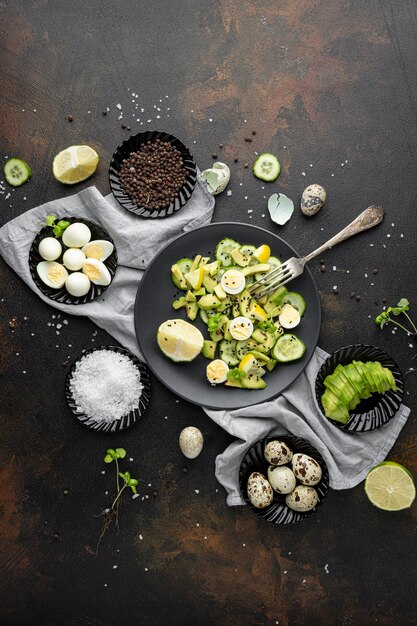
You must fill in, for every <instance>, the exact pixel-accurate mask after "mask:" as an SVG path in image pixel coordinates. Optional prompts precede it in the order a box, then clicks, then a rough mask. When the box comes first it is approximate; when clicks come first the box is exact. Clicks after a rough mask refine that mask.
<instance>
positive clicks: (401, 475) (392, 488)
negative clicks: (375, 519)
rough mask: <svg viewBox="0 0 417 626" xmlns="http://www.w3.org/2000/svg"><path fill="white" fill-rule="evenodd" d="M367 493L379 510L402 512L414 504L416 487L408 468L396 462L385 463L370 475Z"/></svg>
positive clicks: (366, 481)
mask: <svg viewBox="0 0 417 626" xmlns="http://www.w3.org/2000/svg"><path fill="white" fill-rule="evenodd" d="M365 493H366V495H367V496H368V498H369V500H370V501H371V502H372V504H373V505H374V506H377V507H378V508H379V509H383V510H384V511H401V510H402V509H408V508H410V506H411V505H412V504H413V502H414V499H415V497H416V487H415V484H414V480H413V476H412V474H411V472H409V471H408V469H407V468H406V467H404V466H403V465H400V464H399V463H394V461H384V462H383V463H380V464H379V465H377V466H376V467H374V468H373V469H371V471H370V472H369V473H368V476H367V477H366V480H365Z"/></svg>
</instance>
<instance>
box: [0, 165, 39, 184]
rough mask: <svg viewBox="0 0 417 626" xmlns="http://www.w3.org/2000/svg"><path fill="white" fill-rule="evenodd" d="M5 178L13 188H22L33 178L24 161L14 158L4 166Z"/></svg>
mask: <svg viewBox="0 0 417 626" xmlns="http://www.w3.org/2000/svg"><path fill="white" fill-rule="evenodd" d="M3 172H4V177H5V179H6V180H7V182H8V183H9V185H11V186H12V187H20V185H23V183H25V182H26V181H27V180H29V178H30V177H31V176H32V170H31V169H30V167H29V165H28V164H27V163H25V162H24V161H22V159H16V158H12V159H9V160H8V161H6V163H5V164H4V165H3Z"/></svg>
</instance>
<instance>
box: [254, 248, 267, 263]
mask: <svg viewBox="0 0 417 626" xmlns="http://www.w3.org/2000/svg"><path fill="white" fill-rule="evenodd" d="M253 256H254V257H255V259H257V260H258V261H259V263H266V262H267V260H268V259H269V257H270V256H271V248H270V247H269V246H268V244H266V243H264V244H263V245H262V246H259V248H256V250H255V251H254V253H253Z"/></svg>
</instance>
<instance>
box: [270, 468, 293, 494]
mask: <svg viewBox="0 0 417 626" xmlns="http://www.w3.org/2000/svg"><path fill="white" fill-rule="evenodd" d="M268 480H269V483H270V485H271V487H272V489H273V490H274V491H276V492H277V493H282V494H286V493H291V491H292V490H293V489H294V488H295V485H296V484H297V481H296V478H295V476H294V472H293V471H292V470H291V469H290V468H289V467H288V466H287V465H281V466H279V465H270V466H269V467H268Z"/></svg>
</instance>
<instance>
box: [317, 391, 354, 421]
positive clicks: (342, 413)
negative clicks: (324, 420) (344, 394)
mask: <svg viewBox="0 0 417 626" xmlns="http://www.w3.org/2000/svg"><path fill="white" fill-rule="evenodd" d="M321 403H322V405H323V409H324V414H325V415H326V417H329V418H330V419H332V420H335V421H336V422H341V423H342V424H346V423H347V422H348V421H349V411H348V410H347V408H346V406H345V405H344V404H343V403H342V402H341V401H340V400H339V398H338V397H337V396H335V395H334V393H333V392H332V391H330V389H326V391H325V392H324V394H323V395H322V396H321Z"/></svg>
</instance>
